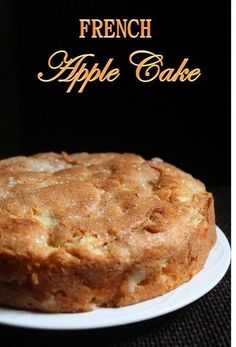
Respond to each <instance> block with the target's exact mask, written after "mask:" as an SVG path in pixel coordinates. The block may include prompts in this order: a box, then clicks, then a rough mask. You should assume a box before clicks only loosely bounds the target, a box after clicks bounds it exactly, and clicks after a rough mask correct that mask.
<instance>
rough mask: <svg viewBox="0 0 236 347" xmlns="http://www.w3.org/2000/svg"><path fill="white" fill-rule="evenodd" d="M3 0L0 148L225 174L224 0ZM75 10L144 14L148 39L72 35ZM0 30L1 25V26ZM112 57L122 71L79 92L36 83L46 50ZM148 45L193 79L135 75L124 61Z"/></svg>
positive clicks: (91, 14)
mask: <svg viewBox="0 0 236 347" xmlns="http://www.w3.org/2000/svg"><path fill="white" fill-rule="evenodd" d="M164 3H165V4H163V3H162V4H161V2H159V1H155V2H151V3H150V2H143V3H142V4H141V3H140V2H136V1H135V2H134V1H129V2H128V1H126V2H121V1H109V2H108V1H106V2H105V1H99V2H95V1H88V0H87V1H65V2H60V1H57V2H54V1H47V2H43V1H36V2H34V1H32V2H26V1H23V2H19V1H6V0H3V1H1V2H0V7H1V17H2V18H1V20H0V23H1V28H0V29H1V31H0V32H1V49H0V52H1V64H0V68H1V71H0V78H1V88H2V91H1V94H0V95H1V96H0V100H1V104H0V120H1V122H0V124H1V125H0V158H4V157H7V156H13V155H19V154H26V155H28V154H32V153H35V152H42V151H62V150H64V151H67V152H75V151H76V152H79V151H89V152H100V151H119V152H124V151H125V152H136V153H139V154H141V155H143V156H144V157H146V158H150V157H152V156H159V157H162V158H164V159H165V160H166V161H169V162H171V163H173V164H175V165H177V166H179V167H181V168H182V169H184V170H186V171H188V172H191V173H192V174H193V175H194V176H195V177H198V178H200V179H201V180H203V181H204V182H205V183H206V184H207V185H209V186H212V185H227V184H229V183H230V2H228V1H227V2H224V3H222V2H215V3H214V6H212V7H211V8H207V7H206V1H200V0H199V1H197V2H189V1H188V2H187V1H186V2H185V1H178V2H174V1H173V2H168V1H166V2H164ZM79 18H100V19H102V18H152V36H153V37H152V39H79V37H78V36H79V21H78V19H79ZM2 34H3V35H2ZM60 49H65V50H67V51H68V52H69V54H70V56H71V57H74V56H76V55H80V54H83V53H94V54H95V55H96V57H95V59H94V62H101V64H102V65H103V64H104V63H105V62H106V61H107V60H108V59H109V58H110V57H114V58H115V60H114V63H113V65H114V66H115V67H119V68H120V70H121V76H120V77H119V79H118V80H116V81H115V82H113V83H106V82H104V83H99V82H94V83H91V84H90V85H88V86H87V87H86V88H85V91H84V92H83V94H77V90H78V85H76V86H75V88H74V89H73V90H72V92H71V93H70V94H66V93H65V91H66V85H65V84H63V83H61V84H59V83H58V82H52V83H42V82H40V81H38V80H37V73H38V72H40V71H42V72H45V74H46V73H47V72H48V74H50V71H49V69H48V67H47V60H48V57H49V56H50V55H51V54H52V53H53V52H55V51H56V50H60ZM137 49H146V50H150V51H153V52H155V53H159V54H163V55H164V64H165V67H166V68H167V67H172V66H173V67H176V68H177V67H178V66H179V64H180V63H181V62H182V60H183V59H184V58H185V57H189V58H190V63H189V66H190V67H191V68H195V67H200V68H201V70H202V76H201V77H200V78H199V79H198V80H197V81H196V82H193V83H188V82H185V83H180V82H177V83H160V82H158V81H153V82H151V83H141V82H139V81H138V80H137V79H136V77H135V69H134V66H132V65H131V64H130V63H129V61H128V58H129V55H130V53H131V52H133V51H134V50H137Z"/></svg>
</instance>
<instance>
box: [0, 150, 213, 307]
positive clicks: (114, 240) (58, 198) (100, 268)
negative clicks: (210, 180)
mask: <svg viewBox="0 0 236 347" xmlns="http://www.w3.org/2000/svg"><path fill="white" fill-rule="evenodd" d="M215 240H216V232H215V218H214V203H213V197H212V195H211V194H210V193H208V192H207V191H206V189H205V186H204V185H203V183H201V182H200V181H198V180H196V179H195V178H193V177H192V176H191V175H189V174H187V173H185V172H183V171H181V170H180V169H178V168H176V167H174V166H172V165H170V164H168V163H165V162H163V161H162V160H160V159H159V158H153V159H152V160H145V159H143V158H142V157H140V156H138V155H135V154H129V153H125V154H118V153H97V154H88V153H76V154H71V155H69V154H67V153H64V152H63V153H62V154H56V153H42V154H37V155H33V156H29V157H23V156H19V157H14V158H9V159H4V160H1V161H0V305H1V306H8V307H15V308H20V309H28V310H37V311H44V312H80V311H89V310H92V309H94V308H96V307H101V306H102V307H117V306H123V305H129V304H133V303H137V302H140V301H143V300H147V299H150V298H153V297H156V296H159V295H162V294H164V293H166V292H169V291H170V290H172V289H174V288H176V287H178V286H179V285H181V284H182V283H184V282H186V281H188V280H190V279H191V277H192V276H193V275H194V274H196V273H197V272H198V271H200V270H201V269H202V268H203V266H204V264H205V261H206V259H207V257H208V254H209V252H210V250H211V248H212V246H213V245H214V243H215Z"/></svg>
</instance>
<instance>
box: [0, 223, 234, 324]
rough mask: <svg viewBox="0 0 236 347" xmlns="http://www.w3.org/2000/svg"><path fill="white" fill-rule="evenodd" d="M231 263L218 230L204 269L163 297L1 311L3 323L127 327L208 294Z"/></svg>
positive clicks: (223, 237)
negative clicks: (84, 307)
mask: <svg viewBox="0 0 236 347" xmlns="http://www.w3.org/2000/svg"><path fill="white" fill-rule="evenodd" d="M229 264H230V246H229V243H228V240H227V239H226V237H225V235H224V234H223V232H222V231H221V230H220V229H219V228H218V227H217V242H216V245H215V246H214V248H213V249H212V250H211V252H210V255H209V257H208V259H207V262H206V264H205V267H204V269H203V270H202V271H200V272H199V273H198V274H197V275H195V276H194V277H193V278H192V279H191V280H190V281H189V282H187V283H185V284H183V285H182V286H180V287H178V288H177V289H175V290H173V291H171V292H170V293H168V294H165V295H163V296H161V297H158V298H155V299H151V300H147V301H144V302H141V303H139V304H135V305H130V306H125V307H121V308H99V309H97V310H95V311H91V312H86V313H70V314H67V313H63V314H58V313H56V314H51V313H35V312H28V311H20V310H13V309H5V308H0V323H3V324H8V325H12V326H18V327H25V328H37V329H59V330H63V329H64V330H65V329H93V328H105V327H111V326H116V325H124V324H129V323H134V322H139V321H143V320H146V319H149V318H153V317H158V316H161V315H164V314H166V313H169V312H172V311H175V310H177V309H179V308H181V307H183V306H185V305H188V304H190V303H191V302H193V301H195V300H197V299H199V298H200V297H201V296H203V295H204V294H206V293H207V292H209V290H211V289H212V288H213V287H214V286H215V285H216V284H217V283H218V282H219V281H220V280H221V279H222V277H223V276H224V274H225V273H226V271H227V269H228V267H229Z"/></svg>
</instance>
